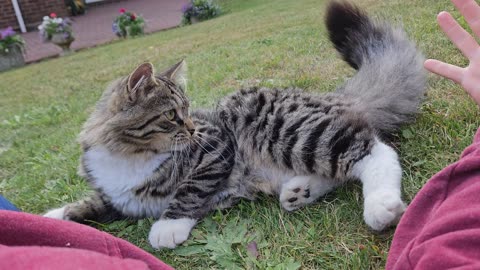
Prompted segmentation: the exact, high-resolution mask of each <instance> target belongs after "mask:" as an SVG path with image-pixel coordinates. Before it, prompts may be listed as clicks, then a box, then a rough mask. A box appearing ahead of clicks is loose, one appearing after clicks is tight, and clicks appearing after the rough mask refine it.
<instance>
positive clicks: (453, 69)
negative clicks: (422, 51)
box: [424, 59, 464, 83]
mask: <svg viewBox="0 0 480 270" xmlns="http://www.w3.org/2000/svg"><path fill="white" fill-rule="evenodd" d="M424 66H425V68H426V69H427V70H429V71H430V72H433V73H435V74H438V75H440V76H443V77H445V78H447V79H450V80H452V81H454V82H456V83H460V82H461V81H462V77H463V71H464V69H463V68H461V67H457V66H454V65H451V64H447V63H444V62H442V61H438V60H435V59H428V60H427V61H425V63H424Z"/></svg>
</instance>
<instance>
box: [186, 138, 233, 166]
mask: <svg viewBox="0 0 480 270" xmlns="http://www.w3.org/2000/svg"><path fill="white" fill-rule="evenodd" d="M197 138H199V137H197ZM203 141H205V140H203ZM194 142H195V143H196V144H197V145H198V146H200V148H202V149H203V150H204V151H205V152H206V153H208V154H209V155H212V156H213V153H212V152H210V151H208V150H207V149H206V148H205V147H203V145H202V144H201V143H200V142H199V141H196V140H194ZM210 146H212V145H211V144H210ZM212 148H214V147H213V146H212ZM213 150H214V151H215V152H217V154H219V155H220V156H221V157H222V158H223V160H224V161H227V159H226V158H225V157H224V156H223V155H222V153H220V152H219V151H218V150H216V149H215V148H214V149H213Z"/></svg>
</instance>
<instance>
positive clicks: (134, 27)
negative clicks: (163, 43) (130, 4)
mask: <svg viewBox="0 0 480 270" xmlns="http://www.w3.org/2000/svg"><path fill="white" fill-rule="evenodd" d="M122 11H123V12H122ZM121 13H122V14H120V15H118V16H117V17H116V18H115V20H114V21H113V25H112V30H113V32H114V33H115V34H116V35H117V36H119V37H135V36H140V35H143V33H144V27H145V20H144V19H143V17H142V16H139V15H137V14H135V13H133V12H129V11H124V10H121Z"/></svg>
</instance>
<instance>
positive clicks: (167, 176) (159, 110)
mask: <svg viewBox="0 0 480 270" xmlns="http://www.w3.org/2000/svg"><path fill="white" fill-rule="evenodd" d="M327 14H328V16H327V26H328V29H329V31H330V38H331V40H332V42H333V43H334V45H335V46H336V48H337V49H338V51H339V52H340V53H341V54H342V56H343V58H344V59H345V60H346V61H347V62H348V63H350V64H351V65H352V67H353V68H356V69H358V73H357V74H356V75H355V76H354V77H353V78H352V79H350V80H349V81H347V82H346V84H345V85H343V86H341V87H339V89H338V90H337V91H335V92H333V93H328V94H323V95H320V94H312V93H307V92H304V91H302V90H301V89H294V88H289V89H268V88H250V89H242V90H239V91H237V92H235V93H233V94H231V95H229V96H227V97H225V98H223V99H222V100H221V101H220V102H219V103H218V105H217V107H216V108H215V109H214V110H211V111H204V110H198V111H195V112H193V113H192V114H191V115H190V114H189V112H188V107H189V104H188V99H187V98H186V96H185V93H184V91H183V89H184V87H181V86H180V85H184V77H185V76H184V72H182V69H183V68H184V64H183V63H179V64H177V65H175V66H173V67H172V68H170V69H169V70H167V71H166V72H164V73H162V74H160V75H156V76H155V75H153V68H152V67H151V65H147V64H143V65H141V66H140V67H138V68H137V69H136V70H135V71H134V72H133V73H132V74H131V75H130V76H129V77H127V78H123V79H120V80H119V81H117V82H115V83H114V84H113V86H111V87H110V88H109V89H107V91H106V92H105V93H104V95H103V97H102V98H101V99H100V101H99V103H98V105H97V109H96V110H95V112H93V114H92V116H91V117H90V118H89V120H88V121H87V123H86V124H85V126H84V129H83V131H82V133H81V134H80V142H81V144H82V146H83V149H84V154H83V156H82V161H81V166H80V172H81V174H82V175H83V176H84V177H85V178H86V179H87V180H88V182H89V183H90V185H91V186H92V187H93V189H94V190H95V192H94V194H93V195H92V196H91V197H90V198H87V199H85V200H82V201H79V202H76V203H73V204H69V205H67V206H65V207H64V208H61V209H56V210H52V211H51V212H49V213H47V214H46V216H50V217H55V218H62V219H68V220H74V221H77V222H88V221H89V220H94V221H104V220H107V219H114V218H120V217H122V216H129V217H135V218H142V217H148V216H153V217H157V218H159V219H160V220H159V221H157V222H156V223H155V224H154V226H153V227H152V230H151V232H150V235H149V240H150V242H151V244H152V246H154V247H156V248H160V247H169V248H173V247H175V246H176V245H177V244H179V243H181V242H183V241H184V240H185V239H187V237H188V234H189V232H190V230H191V228H192V227H193V226H194V225H195V223H196V222H197V221H198V220H200V219H201V218H202V217H204V216H205V215H206V214H207V213H208V212H209V211H211V210H213V209H218V208H225V207H229V206H231V205H232V204H234V203H235V202H236V201H237V200H239V199H241V198H246V199H254V198H255V196H256V194H257V193H259V192H263V193H267V194H277V195H279V197H280V202H281V204H282V206H283V207H284V208H285V209H286V210H289V211H290V210H295V209H298V208H299V207H302V206H304V205H306V204H309V203H311V202H313V201H315V200H316V199H317V198H318V197H320V196H321V195H323V194H325V193H327V192H329V191H330V190H332V189H333V188H335V187H336V186H338V185H339V184H341V183H343V182H345V181H347V180H349V179H360V180H361V181H362V183H363V184H364V197H365V211H364V216H365V221H366V222H367V224H368V225H369V226H370V227H371V228H373V229H375V230H382V229H384V228H385V227H387V226H389V225H391V224H393V223H394V222H395V221H396V220H397V219H398V217H399V216H400V215H401V213H402V212H403V209H404V207H405V205H404V203H403V202H402V200H401V198H400V178H401V169H400V165H399V163H398V158H397V156H396V154H395V152H394V151H393V149H391V148H390V147H388V146H386V145H385V144H383V143H382V142H381V140H380V138H379V137H378V134H379V133H391V132H392V131H393V130H395V129H396V128H398V127H399V126H400V125H402V124H404V123H406V122H408V121H410V120H411V119H412V116H413V115H414V114H415V113H416V111H417V110H418V104H419V102H420V100H421V98H422V96H423V92H424V74H423V72H421V59H422V57H421V55H420V54H419V53H418V52H417V50H416V49H415V46H414V45H413V44H412V43H411V42H410V41H408V39H407V37H406V36H405V34H403V32H402V31H401V30H399V29H394V28H392V27H390V26H389V25H388V24H385V23H379V22H373V21H372V20H370V19H369V18H368V17H367V16H366V15H365V14H364V13H363V12H362V11H360V10H359V9H358V8H355V7H354V6H352V5H349V4H346V3H336V2H333V3H332V4H331V5H330V6H329V9H328V12H327ZM333 15H334V16H333ZM397 51H398V53H399V55H398V56H397V55H395V54H396V53H397ZM386 59H388V60H389V61H386ZM384 66H385V68H384ZM392 66H393V67H395V68H394V69H393V68H389V67H392ZM374 71H375V72H374ZM367 75H368V76H367ZM398 76H400V77H401V79H399V78H398ZM386 78H390V80H388V81H386ZM355 90H358V92H355ZM370 104H372V106H370ZM172 111H174V115H172Z"/></svg>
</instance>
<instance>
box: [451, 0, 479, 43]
mask: <svg viewBox="0 0 480 270" xmlns="http://www.w3.org/2000/svg"><path fill="white" fill-rule="evenodd" d="M452 3H453V4H454V5H455V6H456V7H457V9H458V10H459V11H460V13H461V14H462V15H463V17H465V20H466V21H467V23H468V25H470V28H471V29H472V31H473V33H475V35H476V36H477V37H480V6H479V5H478V4H477V3H476V2H475V0H452Z"/></svg>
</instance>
